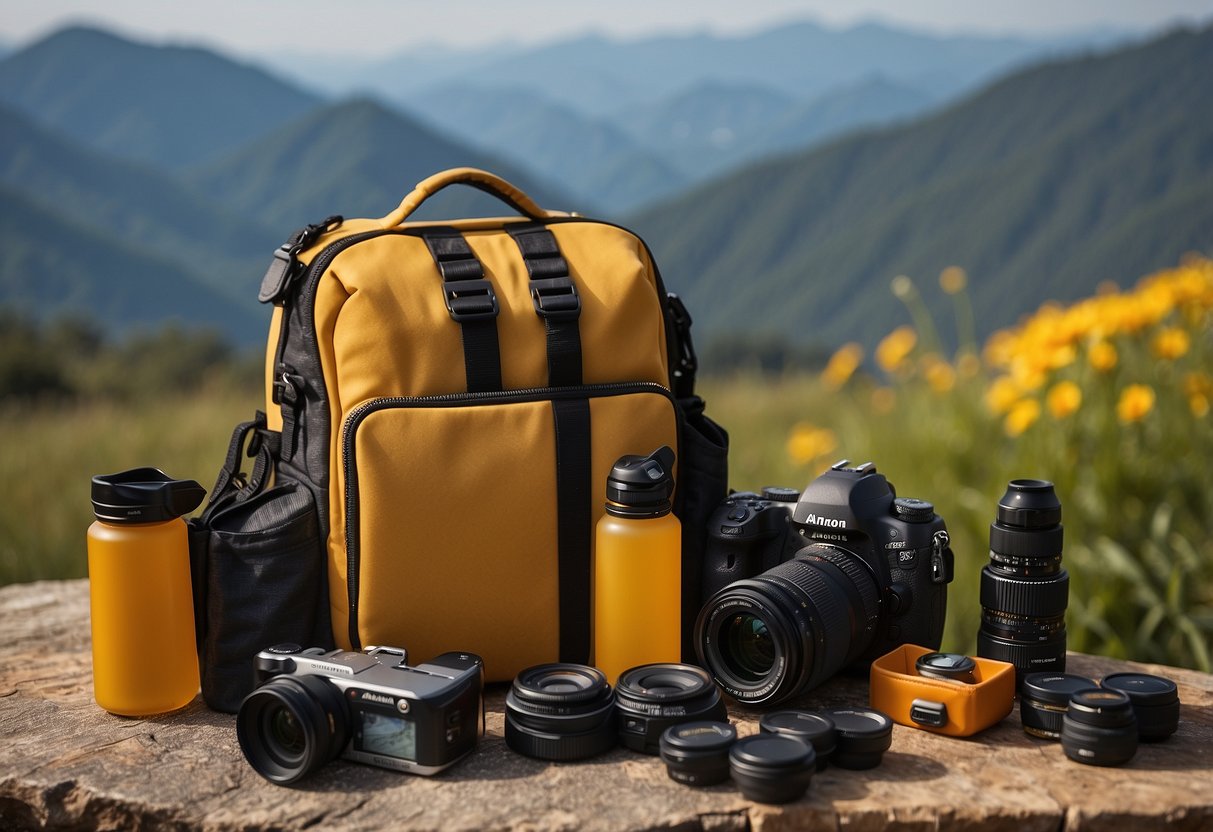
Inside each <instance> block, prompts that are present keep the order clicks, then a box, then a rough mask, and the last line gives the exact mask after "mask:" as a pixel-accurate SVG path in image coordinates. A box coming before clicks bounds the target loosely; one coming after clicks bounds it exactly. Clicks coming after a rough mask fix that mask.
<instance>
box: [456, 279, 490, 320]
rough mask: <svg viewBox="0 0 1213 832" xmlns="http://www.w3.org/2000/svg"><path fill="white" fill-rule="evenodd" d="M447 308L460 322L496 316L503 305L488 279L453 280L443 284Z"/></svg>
mask: <svg viewBox="0 0 1213 832" xmlns="http://www.w3.org/2000/svg"><path fill="white" fill-rule="evenodd" d="M442 288H443V293H444V295H445V296H446V309H447V311H448V312H450V313H451V317H452V318H453V319H454V320H456V321H459V322H461V323H462V322H463V321H475V320H481V319H484V318H496V317H497V314H498V312H500V311H501V307H500V306H499V305H498V303H497V293H496V292H494V291H493V284H492V283H489V282H488V281H487V280H483V279H481V280H476V279H473V280H452V281H449V282H447V283H443V284H442Z"/></svg>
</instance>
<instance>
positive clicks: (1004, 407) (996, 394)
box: [986, 376, 1020, 413]
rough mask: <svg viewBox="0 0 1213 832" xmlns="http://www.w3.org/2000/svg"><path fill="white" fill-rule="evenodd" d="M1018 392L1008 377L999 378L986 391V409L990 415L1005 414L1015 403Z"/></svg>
mask: <svg viewBox="0 0 1213 832" xmlns="http://www.w3.org/2000/svg"><path fill="white" fill-rule="evenodd" d="M1019 396H1020V390H1019V385H1017V384H1016V383H1015V382H1014V380H1013V379H1012V378H1011V377H1010V376H999V377H998V378H996V379H994V381H993V382H991V384H990V386H989V388H988V389H987V390H986V407H987V408H989V410H990V412H991V413H1006V412H1007V411H1009V410H1010V409H1011V408H1012V407H1013V406H1014V405H1015V403H1016V402H1017V401H1019Z"/></svg>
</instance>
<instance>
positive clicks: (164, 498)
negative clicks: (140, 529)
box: [92, 468, 206, 523]
mask: <svg viewBox="0 0 1213 832" xmlns="http://www.w3.org/2000/svg"><path fill="white" fill-rule="evenodd" d="M205 496H206V489H205V488H203V487H202V486H201V485H199V484H198V483H197V482H195V481H194V480H175V479H173V478H172V477H170V476H169V475H168V474H166V473H164V472H163V471H161V470H160V469H159V468H132V469H131V470H129V471H123V472H121V473H119V474H99V475H97V476H95V477H93V485H92V498H93V514H94V515H96V517H97V519H98V520H101V521H103V522H106V523H163V522H164V521H166V520H174V519H176V518H178V517H180V516H181V515H183V514H189V513H190V512H191V511H193V510H194V509H196V508H198V506H199V505H201V504H202V499H203V498H204V497H205Z"/></svg>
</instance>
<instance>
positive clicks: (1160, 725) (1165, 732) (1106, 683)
mask: <svg viewBox="0 0 1213 832" xmlns="http://www.w3.org/2000/svg"><path fill="white" fill-rule="evenodd" d="M1100 687H1103V688H1108V689H1110V690H1118V691H1120V692H1121V693H1123V694H1125V695H1126V696H1128V697H1129V701H1130V702H1131V703H1132V704H1133V714H1134V716H1136V717H1137V737H1138V739H1140V740H1141V741H1142V742H1161V741H1162V740H1165V739H1166V738H1167V737H1169V736H1171V735H1172V734H1174V733H1175V732H1176V730H1178V728H1179V689H1178V688H1177V687H1176V686H1175V683H1174V682H1172V681H1171V680H1170V679H1167V678H1166V677H1163V676H1152V675H1150V674H1149V673H1113V674H1112V675H1111V676H1105V677H1104V680H1103V681H1102V682H1100Z"/></svg>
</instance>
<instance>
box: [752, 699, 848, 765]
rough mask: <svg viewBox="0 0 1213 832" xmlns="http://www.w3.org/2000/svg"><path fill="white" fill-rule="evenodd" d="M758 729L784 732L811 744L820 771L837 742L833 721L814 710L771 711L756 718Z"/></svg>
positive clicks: (764, 731) (777, 732)
mask: <svg viewBox="0 0 1213 832" xmlns="http://www.w3.org/2000/svg"><path fill="white" fill-rule="evenodd" d="M758 730H759V731H761V732H763V733H764V734H786V735H787V736H789V737H796V739H798V740H803V741H804V742H807V743H809V744H810V745H812V746H813V750H814V751H815V752H816V753H817V770H818V771H822V770H823V769H825V767H826V766H827V765H828V764H829V762H830V756H831V755H832V754H833V753H834V748H835V746H836V745H837V744H838V732H837V730H836V729H835V728H834V721H833V720H832V719H830V718H829V717H828V716H826V715H825V714H821V713H816V712H814V711H798V710H787V711H772V712H771V713H768V714H763V715H762V718H761V719H759V720H758Z"/></svg>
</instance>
